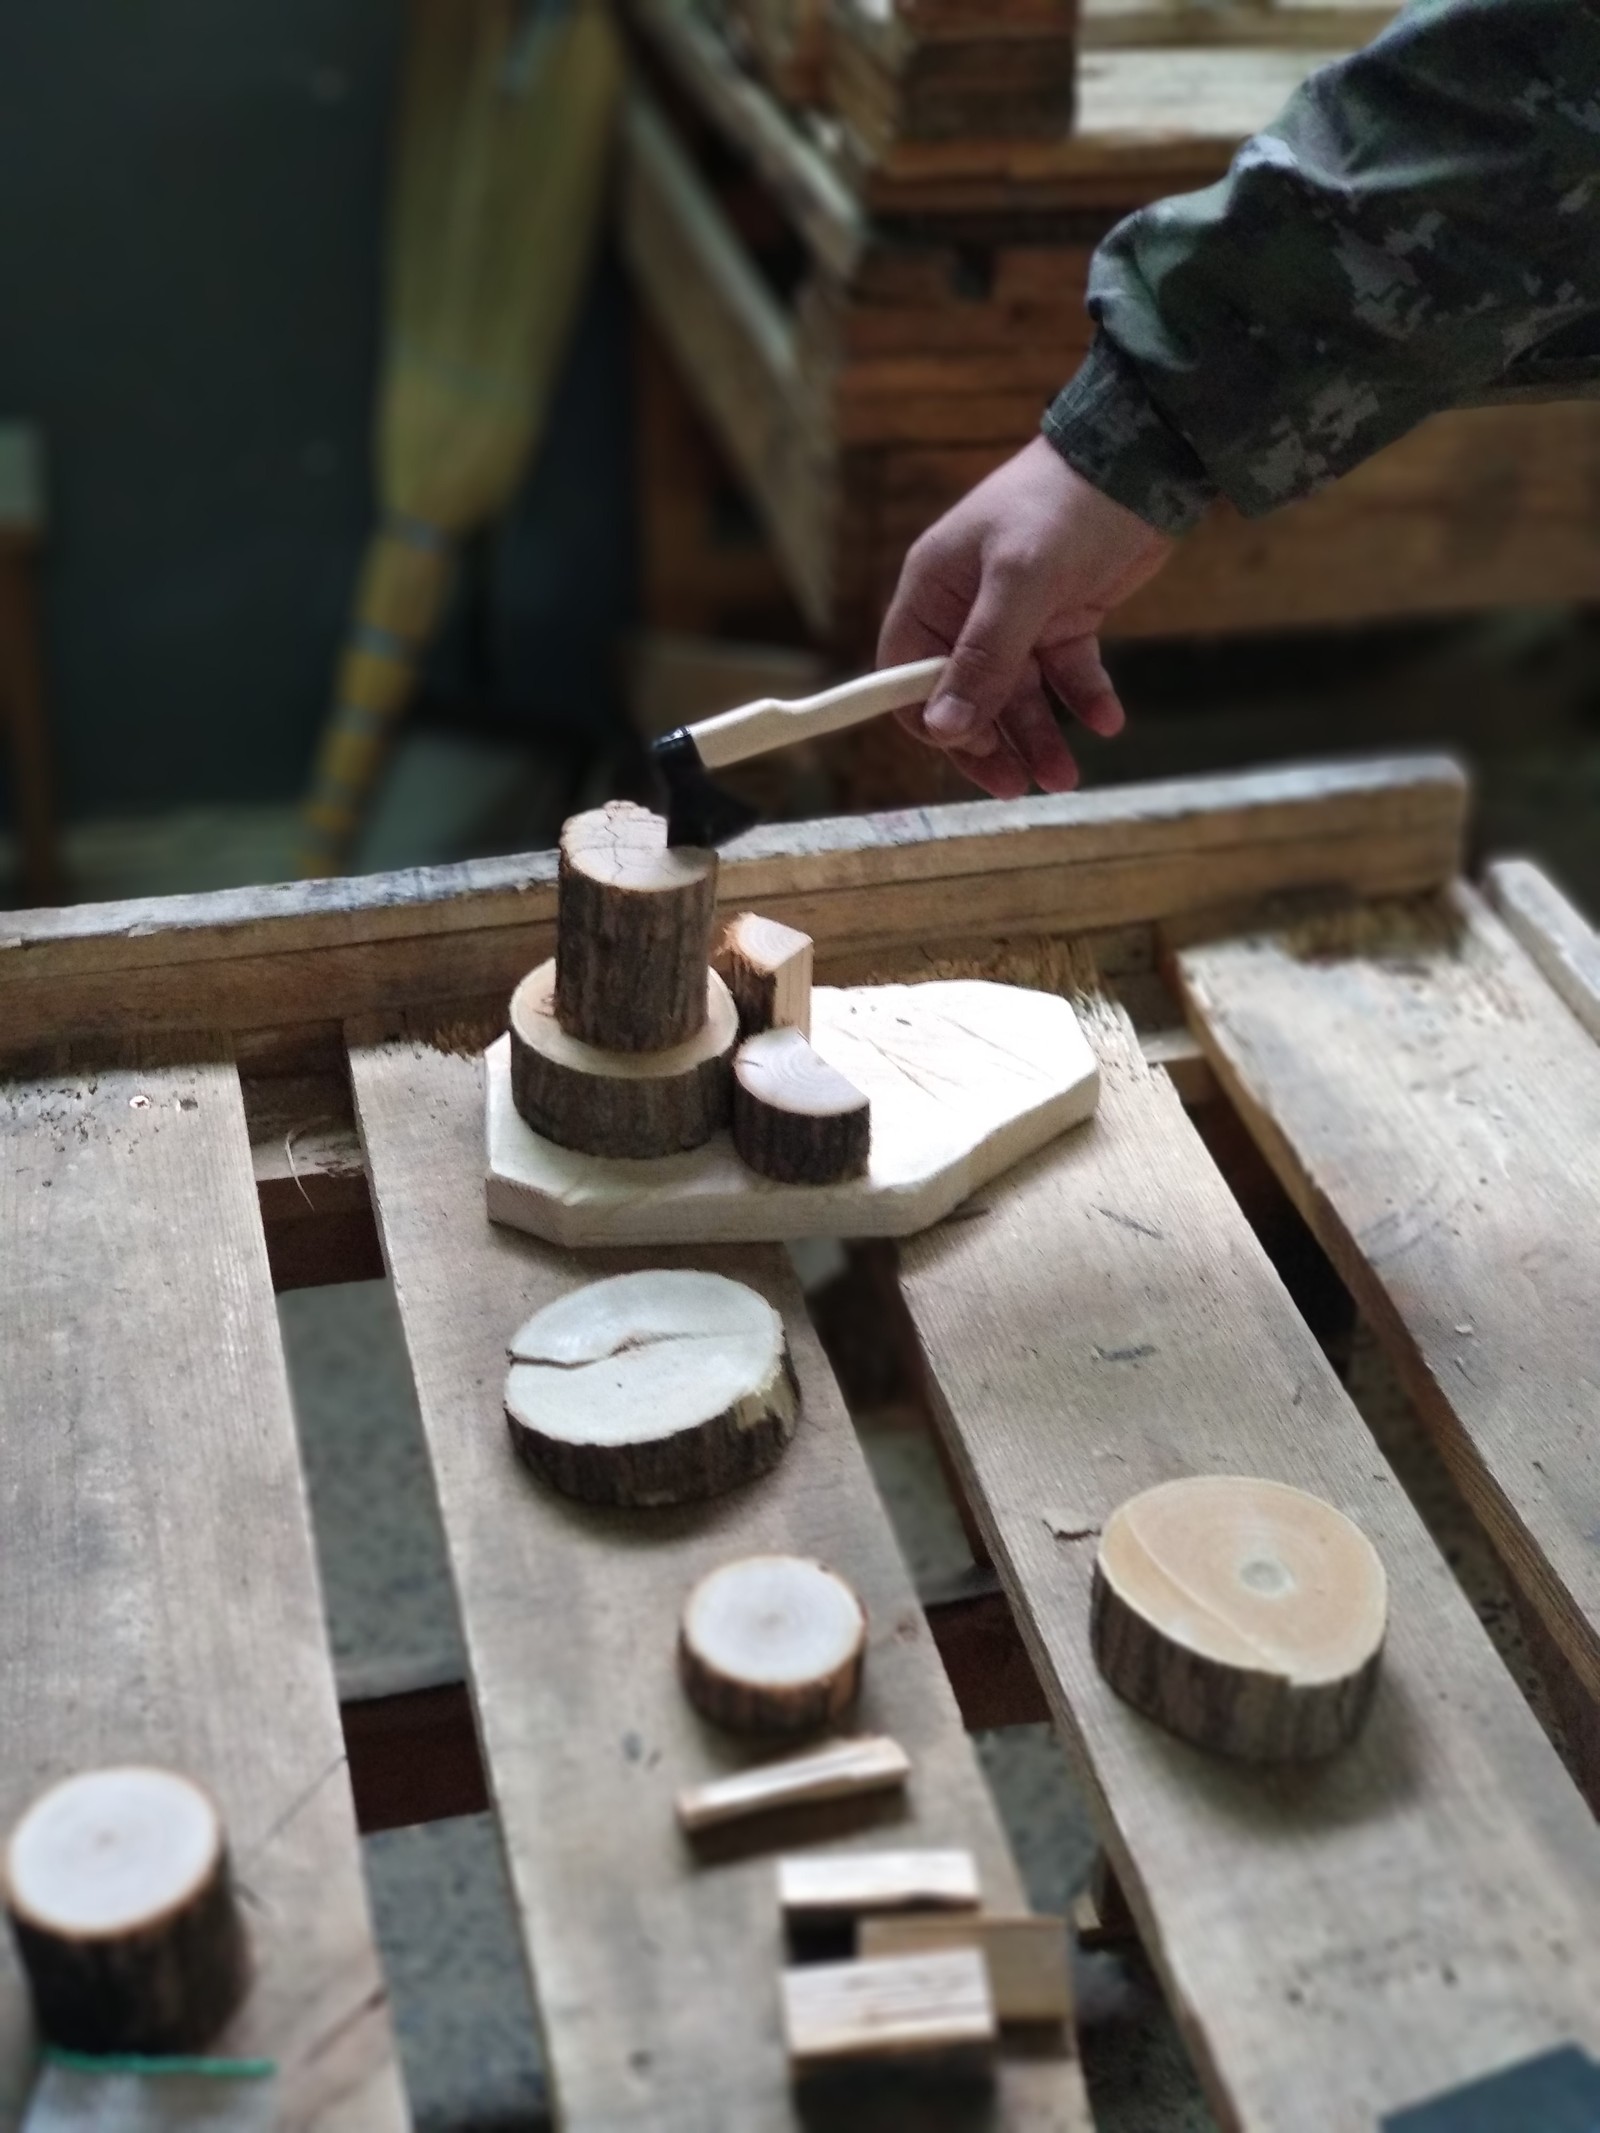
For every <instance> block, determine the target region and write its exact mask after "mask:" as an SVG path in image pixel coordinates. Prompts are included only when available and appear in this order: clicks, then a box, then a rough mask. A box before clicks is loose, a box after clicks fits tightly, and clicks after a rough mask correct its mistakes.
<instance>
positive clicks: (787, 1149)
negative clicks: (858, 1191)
mask: <svg viewBox="0 0 1600 2133" xmlns="http://www.w3.org/2000/svg"><path fill="white" fill-rule="evenodd" d="M733 1145H734V1146H735V1148H737V1149H738V1151H739V1153H740V1155H741V1156H742V1157H743V1158H744V1160H745V1162H746V1163H748V1164H749V1166H750V1168H751V1169H752V1170H755V1171H759V1172H760V1174H761V1176H762V1177H765V1178H776V1179H777V1180H778V1181H779V1182H780V1183H781V1184H785V1185H836V1184H837V1183H838V1182H839V1181H840V1179H842V1178H859V1177H864V1176H865V1175H866V1169H867V1163H868V1160H869V1158H870V1156H871V1153H872V1106H871V1103H870V1101H869V1099H868V1098H867V1097H865V1096H863V1095H862V1093H861V1091H860V1090H859V1089H858V1088H857V1087H856V1086H855V1084H854V1083H853V1082H851V1081H847V1080H846V1079H845V1077H844V1075H843V1074H841V1073H840V1072H839V1070H838V1069H837V1067H831V1066H829V1064H828V1062H827V1061H826V1060H825V1059H824V1058H823V1057H822V1055H821V1053H820V1052H818V1051H817V1050H815V1048H814V1047H813V1046H812V1045H811V1043H810V1042H809V1040H808V1039H806V1038H805V1037H802V1036H801V1034H800V1032H799V1031H798V1030H797V1029H769V1030H763V1031H762V1032H761V1034H760V1035H759V1036H755V1037H748V1038H746V1040H745V1042H744V1043H743V1044H741V1045H740V1047H739V1049H738V1051H737V1053H736V1054H735V1056H734V1062H733Z"/></svg>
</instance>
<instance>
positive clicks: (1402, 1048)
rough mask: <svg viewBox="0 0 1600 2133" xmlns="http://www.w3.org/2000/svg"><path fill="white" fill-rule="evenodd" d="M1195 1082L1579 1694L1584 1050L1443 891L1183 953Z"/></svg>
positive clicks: (1538, 979) (1465, 894)
mask: <svg viewBox="0 0 1600 2133" xmlns="http://www.w3.org/2000/svg"><path fill="white" fill-rule="evenodd" d="M1177 972H1178V978H1179V983H1180V985H1181V987H1182V991H1183V995H1184V1000H1185V1004H1186V1006H1187V1008H1188V1011H1189V1014H1190V1016H1191V1019H1192V1020H1193V1022H1194V1025H1195V1028H1196V1030H1197V1032H1198V1034H1199V1036H1200V1038H1201V1041H1202V1042H1203V1043H1204V1045H1205V1047H1206V1050H1207V1053H1208V1055H1209V1056H1210V1058H1211V1061H1212V1064H1213V1066H1214V1067H1215V1069H1216V1071H1217V1074H1218V1075H1219V1077H1220V1078H1221V1080H1222V1082H1223V1084H1224V1086H1225V1087H1226V1089H1227V1090H1228V1092H1229V1094H1230V1095H1231V1096H1232V1097H1233V1099H1234V1101H1235V1102H1236V1103H1237V1105H1238V1106H1239V1109H1240V1110H1241V1112H1242V1114H1243V1115H1244V1117H1245V1120H1246V1122H1247V1124H1248V1125H1249V1126H1250V1128H1251V1130H1252V1132H1253V1133H1254V1134H1255V1137H1256V1139H1257V1140H1258V1141H1259V1142H1260V1144H1261V1146H1262V1148H1263V1150H1264V1151H1265V1152H1266V1154H1267V1156H1268V1157H1269V1159H1270V1160H1271V1162H1272V1164H1273V1167H1274V1168H1275V1169H1276V1170H1277V1172H1278V1174H1279V1176H1280V1177H1281V1178H1282V1180H1283V1182H1284V1184H1285V1186H1286V1187H1287V1189H1288V1190H1289V1192H1290V1193H1291V1194H1292V1195H1293V1197H1294V1198H1295V1200H1296V1202H1297V1203H1298V1204H1299V1206H1300V1208H1301V1210H1302V1212H1303V1213H1304V1214H1305V1216H1306V1218H1307V1220H1308V1221H1309V1222H1310V1223H1311V1225H1312V1227H1313V1228H1314V1229H1315V1230H1316V1231H1317V1233H1318V1235H1319V1237H1320V1238H1321V1240H1322V1243H1323V1246H1324V1248H1325V1249H1326V1250H1327V1251H1328V1253H1329V1255H1330V1256H1331V1257H1332V1258H1333V1260H1334V1261H1335V1263H1336V1264H1337V1266H1338V1267H1339V1270H1340V1272H1341V1273H1342V1275H1343V1276H1344V1279H1345V1281H1346V1283H1347V1284H1348V1286H1349V1287H1350V1289H1351V1290H1352V1292H1353V1293H1354V1295H1355V1297H1356V1300H1357V1302H1358V1303H1359V1304H1360V1306H1361V1308H1362V1309H1363V1310H1364V1311H1365V1312H1366V1313H1367V1315H1368V1316H1369V1317H1370V1318H1371V1319H1372V1320H1373V1322H1374V1323H1375V1324H1376V1326H1377V1327H1378V1329H1379V1331H1380V1333H1381V1334H1382V1335H1383V1336H1384V1338H1385V1339H1386V1340H1387V1341H1388V1343H1389V1344H1390V1345H1391V1346H1392V1348H1393V1349H1394V1352H1395V1354H1396V1356H1397V1357H1398V1359H1399V1362H1400V1364H1401V1367H1402V1369H1403V1371H1404V1374H1405V1377H1406V1381H1407V1385H1408V1389H1409V1390H1410V1392H1411V1394H1412V1397H1413V1399H1414V1400H1415V1401H1416V1403H1417V1405H1418V1407H1419V1409H1420V1411H1421V1412H1422V1414H1423V1416H1424V1417H1425V1419H1426V1420H1427V1421H1428V1422H1429V1424H1430V1425H1431V1427H1432V1428H1433V1429H1434V1430H1435V1431H1436V1432H1437V1433H1438V1437H1439V1443H1440V1448H1441V1450H1442V1451H1443V1452H1444V1454H1445V1456H1446V1458H1447V1459H1448V1460H1449V1462H1450V1464H1451V1466H1452V1468H1453V1470H1454V1472H1455V1474H1456V1478H1457V1480H1458V1481H1459V1483H1460V1485H1461V1488H1462V1490H1463V1492H1464V1494H1465V1495H1466V1497H1467V1499H1468V1501H1469V1502H1470V1504H1471V1505H1472V1508H1473V1510H1474V1511H1475V1513H1476V1514H1477V1516H1478V1518H1479V1519H1480V1520H1481V1521H1482V1523H1483V1525H1484V1526H1485V1527H1486V1529H1487V1530H1488V1532H1489V1534H1490V1536H1491V1538H1492V1539H1493V1540H1494V1542H1495V1545H1496V1547H1497V1548H1498V1549H1499V1551H1500V1554H1501V1555H1502V1557H1503V1558H1504V1560H1505V1563H1506V1566H1507V1568H1508V1569H1509V1571H1510V1572H1511V1574H1512V1577H1513V1578H1514V1580H1515V1581H1516V1583H1517V1584H1519V1585H1520V1586H1521V1587H1522V1588H1523V1590H1524V1591H1525V1592H1526V1593H1527V1594H1528V1595H1529V1597H1530V1598H1531V1599H1532V1601H1533V1603H1534V1605H1535V1606H1536V1608H1537V1609H1538V1611H1539V1613H1540V1614H1541V1615H1542V1616H1543V1618H1544V1620H1545V1622H1546V1624H1547V1625H1548V1627H1549V1629H1550V1631H1551V1633H1552V1635H1553V1636H1554V1637H1555V1639H1556V1642H1557V1643H1558V1644H1559V1645H1560V1647H1561V1648H1562V1650H1563V1651H1564V1652H1565V1654H1566V1656H1567V1658H1568V1659H1569V1660H1570V1661H1571V1663H1572V1665H1573V1666H1574V1667H1575V1668H1576V1669H1577V1672H1578V1674H1579V1676H1580V1677H1581V1679H1582V1680H1583V1681H1584V1682H1585V1684H1586V1685H1587V1687H1588V1690H1589V1693H1590V1694H1591V1695H1592V1696H1597V1695H1600V1554H1597V1552H1596V1548H1595V1538H1594V1536H1595V1533H1596V1531H1597V1530H1600V1398H1597V1393H1596V1387H1597V1385H1600V1321H1597V1318H1596V1300H1597V1298H1600V1224H1597V1213H1600V1050H1597V1049H1596V1047H1595V1044H1594V1042H1593V1040H1592V1039H1591V1038H1590V1037H1589V1036H1588V1034H1587V1033H1586V1032H1585V1031H1584V1029H1583V1028H1581V1027H1580V1025H1579V1024H1578V1023H1577V1022H1576V1021H1575V1020H1574V1019H1573V1017H1572V1015H1571V1014H1570V1013H1569V1012H1568V1010H1567V1008H1566V1007H1565V1006H1564V1005H1563V1004H1562V1003H1561V1001H1560V1000H1559V999H1557V997H1556V995H1555V994H1554V992H1552V990H1551V989H1550V987H1549V986H1548V985H1547V983H1546V982H1545V980H1544V978H1543V977H1542V976H1541V975H1540V974H1539V972H1538V971H1537V970H1536V969H1535V968H1534V966H1533V965H1532V963H1531V962H1530V961H1529V960H1528V958H1527V957H1526V956H1525V955H1524V954H1523V952H1522V951H1521V950H1520V949H1519V948H1518V947H1517V945H1516V944H1515V942H1514V941H1512V940H1511V939H1510V937H1509V936H1508V935H1507V933H1506V931H1505V929H1504V927H1503V926H1501V925H1500V924H1499V922H1498V921H1497V920H1496V919H1495V918H1494V917H1493V916H1492V915H1491V914H1490V913H1489V912H1488V911H1487V910H1486V909H1485V907H1484V906H1483V904H1482V903H1481V901H1480V900H1479V899H1478V898H1477V897H1476V896H1474V895H1473V893H1472V892H1471V891H1470V890H1468V889H1464V888H1463V889H1459V890H1456V891H1454V892H1451V893H1450V894H1448V895H1447V896H1445V897H1442V898H1440V899H1437V900H1430V901H1428V902H1426V903H1422V904H1413V905H1394V904H1390V905H1375V906H1371V907H1366V908H1361V909H1357V910H1352V911H1350V912H1347V913H1339V914H1335V915H1333V916H1330V917H1328V918H1327V919H1325V920H1320V921H1319V920H1313V921H1310V922H1308V923H1306V924H1304V925H1302V926H1299V927H1292V928H1288V929H1285V930H1283V931H1278V932H1271V933H1258V934H1253V935H1249V936H1246V937H1243V938H1240V939H1235V940H1223V941H1218V942H1215V943H1212V944H1209V945H1205V946H1199V945H1197V946H1194V947H1192V948H1188V949H1184V950H1182V951H1181V952H1180V953H1179V954H1178V957H1177Z"/></svg>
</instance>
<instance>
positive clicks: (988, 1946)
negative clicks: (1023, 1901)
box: [857, 1911, 1072, 2022]
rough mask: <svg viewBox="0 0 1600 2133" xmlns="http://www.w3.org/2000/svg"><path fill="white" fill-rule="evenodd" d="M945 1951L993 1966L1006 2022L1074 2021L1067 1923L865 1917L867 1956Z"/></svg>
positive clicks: (863, 1949) (992, 1980) (974, 1915)
mask: <svg viewBox="0 0 1600 2133" xmlns="http://www.w3.org/2000/svg"><path fill="white" fill-rule="evenodd" d="M940 1948H976V1949H978V1950H979V1951H980V1953H981V1954H982V1956H983V1959H984V1961H985V1962H986V1963H987V1964H988V1967H989V1990H990V1992H991V1994H992V1995H993V1997H994V2011H995V2013H996V2015H997V2016H998V2017H999V2019H1000V2020H1001V2021H1002V2022H1067V2021H1070V2020H1071V2019H1072V1973H1071V1970H1070V1968H1069V1966H1068V1962H1067V1922H1066V1920H1065V1919H1064V1918H1049V1917H1034V1916H1032V1915H1031V1914H1018V1915H1017V1916H1015V1917H999V1916H992V1915H990V1914H988V1913H986V1912H982V1911H974V1912H970V1913H966V1914H961V1913H956V1914H953V1915H952V1914H948V1913H938V1912H922V1913H920V1914H917V1913H913V1914H912V1915H910V1916H908V1917H899V1918H893V1917H890V1918H863V1919H862V1921H861V1932H860V1936H859V1939H858V1942H857V1949H858V1952H859V1953H860V1954H861V1955H862V1956H863V1957H869V1958H870V1957H875V1956H883V1955H926V1954H931V1953H932V1952H934V1951H935V1950H937V1949H940Z"/></svg>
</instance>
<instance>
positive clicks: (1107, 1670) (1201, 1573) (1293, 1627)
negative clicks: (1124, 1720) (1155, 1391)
mask: <svg viewBox="0 0 1600 2133" xmlns="http://www.w3.org/2000/svg"><path fill="white" fill-rule="evenodd" d="M1387 1612H1388V1588H1387V1581H1386V1579H1385V1576H1384V1570H1383V1564H1382V1563H1381V1561H1380V1560H1379V1558H1378V1553H1377V1550H1376V1549H1375V1548H1374V1547H1373V1545H1372V1543H1371V1542H1370V1541H1369V1540H1368V1539H1367V1537H1366V1535H1365V1534H1364V1533H1363V1532H1362V1531H1361V1530H1360V1528H1359V1527H1358V1526H1355V1525H1353V1524H1352V1523H1351V1521H1350V1520H1349V1519H1348V1518H1346V1517H1345V1516H1344V1515H1343V1513H1342V1512H1339V1511H1336V1510H1334V1508H1333V1506H1332V1505H1331V1504H1327V1503H1324V1502H1323V1501H1322V1500H1321V1498H1320V1497H1316V1496H1309V1495H1307V1494H1305V1492H1304V1491H1303V1490H1300V1489H1292V1488H1287V1487H1285V1486H1284V1485H1283V1484H1282V1483H1281V1482H1276V1481H1260V1480H1255V1479H1250V1478H1246V1477H1243V1476H1236V1475H1216V1474H1208V1475H1196V1476H1194V1477H1192V1478H1190V1479H1187V1480H1183V1481H1168V1482H1163V1483H1161V1484H1160V1485H1159V1486H1158V1487H1156V1488H1153V1489H1147V1490H1146V1491H1145V1492H1144V1493H1143V1494H1142V1495H1140V1496H1135V1497H1132V1498H1131V1499H1130V1500H1129V1501H1128V1502H1127V1503H1125V1504H1123V1505H1121V1506H1120V1508H1119V1509H1118V1510H1117V1511H1116V1512H1115V1513H1114V1514H1113V1516H1112V1518H1111V1519H1110V1521H1109V1523H1108V1524H1107V1526H1106V1528H1105V1531H1104V1533H1103V1534H1102V1536H1101V1540H1100V1552H1099V1556H1098V1559H1097V1561H1096V1564H1095V1575H1094V1594H1093V1603H1092V1609H1091V1615H1090V1637H1091V1640H1092V1643H1093V1647H1094V1655H1095V1659H1096V1661H1097V1663H1098V1664H1099V1667H1100V1671H1101V1673H1102V1674H1104V1676H1105V1678H1106V1679H1107V1681H1109V1682H1110V1684H1111V1686H1112V1687H1113V1688H1114V1689H1115V1690H1116V1691H1117V1694H1118V1695H1119V1696H1122V1697H1125V1698H1126V1700H1127V1701H1128V1702H1129V1703H1131V1704H1132V1705H1133V1706H1134V1707H1135V1709H1136V1710H1140V1711H1143V1712H1144V1713H1145V1715H1146V1716H1147V1717H1149V1718H1153V1719H1155V1720H1156V1721H1157V1722H1158V1723H1159V1724H1161V1725H1163V1726H1165V1727H1167V1729H1168V1730H1169V1731H1170V1732H1173V1733H1177V1734H1179V1735H1181V1736H1182V1738H1183V1739H1185V1740H1189V1741H1193V1742H1194V1743H1195V1744H1196V1746H1198V1747H1201V1748H1210V1749H1214V1750H1215V1751H1217V1752H1218V1753H1219V1754H1222V1755H1231V1756H1238V1757H1241V1758H1243V1759H1244V1760H1246V1761H1250V1762H1299V1761H1306V1760H1310V1759H1311V1758H1314V1757H1317V1756H1324V1755H1331V1754H1332V1753H1333V1752H1334V1751H1335V1750H1336V1749H1339V1748H1342V1747H1344V1746H1346V1745H1347V1744H1348V1743H1349V1742H1350V1741H1351V1740H1353V1739H1354V1738H1355V1736H1356V1734H1357V1733H1358V1732H1359V1731H1360V1729H1361V1725H1362V1722H1363V1721H1364V1719H1365V1718H1366V1715H1367V1712H1368V1710H1369V1709H1370V1708H1371V1705H1372V1699H1373V1695H1374V1692H1375V1690H1376V1687H1377V1679H1378V1661H1379V1657H1380V1654H1381V1652H1382V1649H1383V1637H1384V1627H1385V1622H1386V1619H1387Z"/></svg>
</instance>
